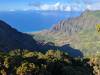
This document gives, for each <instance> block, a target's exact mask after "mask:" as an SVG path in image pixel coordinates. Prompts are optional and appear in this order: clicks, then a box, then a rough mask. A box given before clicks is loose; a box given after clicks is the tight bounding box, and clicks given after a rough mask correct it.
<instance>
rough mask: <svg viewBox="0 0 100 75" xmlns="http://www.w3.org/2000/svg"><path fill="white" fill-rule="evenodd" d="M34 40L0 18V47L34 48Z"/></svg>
mask: <svg viewBox="0 0 100 75" xmlns="http://www.w3.org/2000/svg"><path fill="white" fill-rule="evenodd" d="M35 46H36V42H35V40H34V39H33V38H32V37H31V36H30V35H28V34H25V33H21V32H19V31H17V30H16V29H14V28H12V27H11V26H10V25H8V24H7V23H5V22H3V21H1V20H0V49H6V50H9V49H34V48H35Z"/></svg>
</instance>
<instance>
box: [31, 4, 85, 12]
mask: <svg viewBox="0 0 100 75" xmlns="http://www.w3.org/2000/svg"><path fill="white" fill-rule="evenodd" d="M30 6H31V7H32V8H33V9H34V10H43V11H47V10H53V11H72V10H73V11H82V10H83V9H84V7H83V4H81V3H80V4H78V3H71V4H69V3H61V2H56V3H51V4H48V3H47V4H45V3H44V4H41V3H39V4H36V3H32V4H30Z"/></svg>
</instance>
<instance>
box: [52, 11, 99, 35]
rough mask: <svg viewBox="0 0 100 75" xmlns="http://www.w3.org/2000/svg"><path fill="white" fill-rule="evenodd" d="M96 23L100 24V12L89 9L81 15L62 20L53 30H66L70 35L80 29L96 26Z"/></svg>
mask: <svg viewBox="0 0 100 75" xmlns="http://www.w3.org/2000/svg"><path fill="white" fill-rule="evenodd" d="M96 24H100V12H99V11H88V10H87V11H85V12H83V13H82V15H81V16H79V17H75V18H69V19H66V20H62V21H61V22H59V23H58V24H57V25H55V26H54V27H53V28H52V29H51V31H52V32H65V33H66V35H67V36H69V35H73V34H74V33H76V32H79V31H80V30H84V29H91V28H95V26H96Z"/></svg>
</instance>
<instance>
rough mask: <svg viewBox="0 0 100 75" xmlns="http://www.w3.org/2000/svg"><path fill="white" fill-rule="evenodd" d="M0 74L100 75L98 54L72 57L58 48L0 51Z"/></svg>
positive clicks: (99, 57)
mask: <svg viewBox="0 0 100 75" xmlns="http://www.w3.org/2000/svg"><path fill="white" fill-rule="evenodd" d="M0 75H100V56H96V57H93V58H90V59H89V58H72V57H70V56H69V55H68V54H67V53H64V52H61V51H59V50H55V51H54V50H49V51H47V52H46V53H41V52H36V51H28V50H13V51H10V52H7V53H5V52H2V51H1V52H0Z"/></svg>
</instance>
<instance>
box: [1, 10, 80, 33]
mask: <svg viewBox="0 0 100 75" xmlns="http://www.w3.org/2000/svg"><path fill="white" fill-rule="evenodd" d="M80 14H81V12H62V11H12V12H10V11H9V12H7V11H5V12H0V20H3V21H5V22H7V23H8V24H9V25H11V26H12V27H14V28H16V29H17V30H19V31H22V32H34V31H40V30H43V29H49V28H51V27H52V26H53V25H55V24H57V23H58V22H59V21H61V20H63V19H67V18H69V17H76V16H79V15H80Z"/></svg>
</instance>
